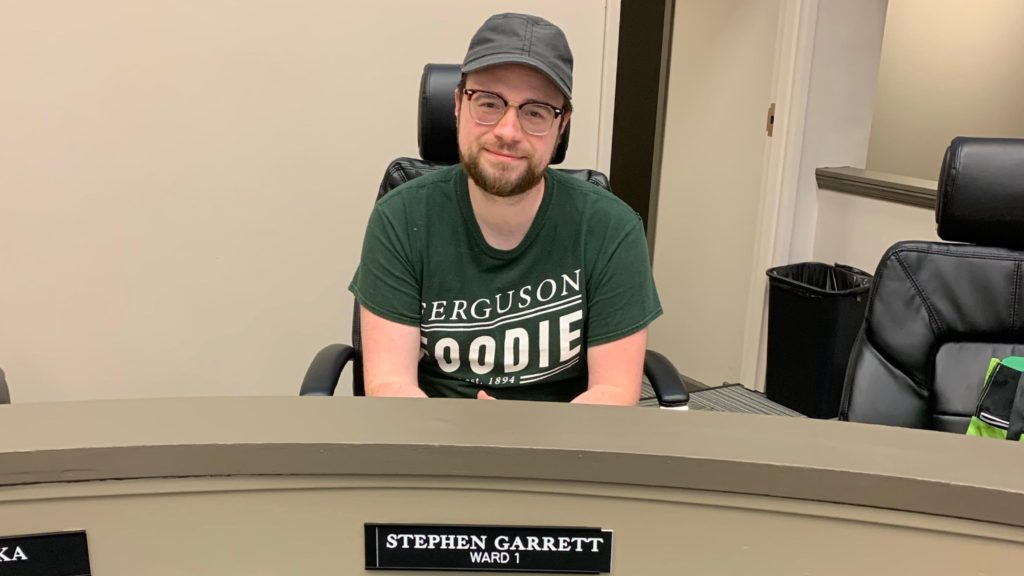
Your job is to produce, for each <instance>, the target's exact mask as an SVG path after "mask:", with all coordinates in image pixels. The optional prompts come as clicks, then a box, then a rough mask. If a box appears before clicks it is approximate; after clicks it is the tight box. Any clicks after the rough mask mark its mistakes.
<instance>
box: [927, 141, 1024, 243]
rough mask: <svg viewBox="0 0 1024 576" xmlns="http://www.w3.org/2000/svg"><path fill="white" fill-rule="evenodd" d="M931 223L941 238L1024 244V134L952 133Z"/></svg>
mask: <svg viewBox="0 0 1024 576" xmlns="http://www.w3.org/2000/svg"><path fill="white" fill-rule="evenodd" d="M935 222H936V223H937V224H938V234H939V237H940V238H942V239H943V240H950V241H954V242H969V243H971V244H978V245H982V246H998V247H1002V248H1013V249H1024V232H1022V231H1024V139H1009V138H964V137H958V138H954V139H953V141H952V142H951V143H950V144H949V148H947V149H946V155H945V157H944V158H943V160H942V170H941V173H940V175H939V190H938V201H937V204H936V206H935Z"/></svg>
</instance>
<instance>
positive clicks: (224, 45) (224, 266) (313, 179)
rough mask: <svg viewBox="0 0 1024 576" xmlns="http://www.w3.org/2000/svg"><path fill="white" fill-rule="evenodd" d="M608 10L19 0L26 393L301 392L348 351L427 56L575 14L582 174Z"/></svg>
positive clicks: (2, 278)
mask: <svg viewBox="0 0 1024 576" xmlns="http://www.w3.org/2000/svg"><path fill="white" fill-rule="evenodd" d="M606 4H612V5H613V7H615V6H617V2H611V3H606V2H604V1H601V0H573V1H572V2H549V1H545V0H524V1H515V2H513V1H511V0H508V1H497V0H494V1H488V2H470V1H468V0H440V1H436V2H430V3H427V2H420V1H416V0H383V1H378V2H328V1H325V0H315V1H312V2H300V3H293V2H284V1H269V0H265V1H260V2H246V3H237V2H231V1H227V0H211V1H207V2H142V3H139V2H132V1H129V0H97V1H95V2H73V1H67V0H44V1H39V2H8V3H5V4H4V5H3V8H2V9H0V70H3V76H2V82H3V86H2V89H0V127H2V128H0V218H2V220H0V366H2V367H3V368H4V370H5V371H6V372H7V377H8V381H9V383H10V386H11V391H12V396H13V398H14V400H15V401H16V402H31V401H44V400H67V399H82V398H110V397H139V396H178V395H234V394H282V395H287V394H295V393H296V392H297V390H298V385H299V382H300V380H301V377H302V375H303V373H304V372H305V369H306V366H307V364H308V362H309V360H310V359H311V358H312V356H313V354H314V353H315V352H316V350H317V349H318V348H319V347H320V346H322V345H324V344H327V343H330V342H334V341H348V339H349V338H348V334H349V330H350V322H351V318H350V316H351V303H352V299H351V296H350V295H349V294H348V293H347V291H346V286H347V283H348V280H349V278H350V276H351V274H352V272H353V271H354V269H355V266H356V261H357V254H358V250H359V246H360V243H361V238H362V230H363V227H364V225H365V222H366V219H367V217H368V215H369V210H370V207H371V204H372V198H373V195H374V194H375V191H376V188H377V185H378V183H379V181H380V178H381V176H382V174H383V171H384V167H385V166H386V165H387V163H388V162H389V161H390V160H391V159H392V158H394V157H397V156H401V155H413V154H415V153H416V133H415V121H416V94H417V87H418V83H419V76H420V70H421V69H422V66H423V64H424V63H426V62H452V61H459V60H461V57H462V55H463V53H464V51H465V48H466V45H467V43H468V40H469V37H470V35H471V34H472V32H473V30H475V28H476V27H477V26H479V24H480V23H481V22H482V21H483V20H484V18H485V17H486V16H487V15H489V14H491V13H494V12H499V11H505V10H516V11H526V12H533V13H537V14H540V15H543V16H546V17H548V18H550V19H552V20H553V21H555V22H557V23H559V24H560V25H562V26H563V28H564V29H565V31H566V33H567V35H568V36H569V39H570V42H571V43H572V46H573V49H574V51H575V53H576V57H577V58H576V65H577V67H576V78H575V82H576V84H575V85H576V89H575V90H574V92H575V93H576V94H577V97H576V99H575V104H576V109H577V112H576V114H574V122H573V138H572V143H573V146H572V147H571V149H570V151H569V157H568V160H567V161H566V165H567V166H594V165H595V162H596V161H597V157H598V149H599V142H601V141H602V139H607V138H610V135H609V134H601V135H599V133H598V132H599V117H600V115H601V114H602V107H603V106H610V105H611V104H610V102H602V88H603V87H604V86H605V84H606V83H607V80H603V76H602V74H603V66H604V60H603V58H605V50H606V49H608V47H609V43H611V42H616V41H617V39H616V38H614V37H611V38H609V37H608V36H607V35H606V32H605V30H606V24H607V23H606V10H608V11H611V10H612V9H611V8H609V7H607V6H606ZM617 13H618V12H617V8H615V11H614V14H616V15H617ZM427 23H430V24H429V25H428V24H427ZM612 29H613V30H614V29H615V28H614V27H612ZM610 53H611V54H612V55H614V50H610ZM605 76H607V75H606V74H605ZM612 76H614V75H612Z"/></svg>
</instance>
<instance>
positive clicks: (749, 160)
mask: <svg viewBox="0 0 1024 576" xmlns="http://www.w3.org/2000/svg"><path fill="white" fill-rule="evenodd" d="M779 7H780V2H779V1H778V0H773V1H769V0H677V2H676V7H675V18H674V23H673V31H672V53H671V64H670V69H669V83H668V96H667V103H666V126H665V132H664V134H665V135H664V138H665V140H664V156H663V162H662V172H661V184H660V190H661V192H660V197H659V200H658V227H657V233H656V238H655V250H654V275H655V279H656V280H657V283H658V292H659V294H660V296H661V300H662V304H663V306H664V308H665V316H664V317H663V318H661V319H659V320H658V321H656V322H655V323H654V324H653V325H652V326H651V330H650V336H649V346H650V348H652V349H655V350H658V351H659V352H662V353H664V354H666V355H667V356H668V357H669V358H671V359H672V360H673V362H674V363H675V364H676V366H677V367H678V368H679V369H680V370H681V371H682V372H683V373H684V374H686V375H687V376H689V377H691V378H696V379H697V380H699V381H701V382H704V383H707V384H714V385H717V384H720V383H722V382H723V381H725V380H729V381H736V380H737V379H738V377H739V372H740V362H741V352H742V347H743V344H742V342H743V328H744V320H745V314H746V306H745V298H746V295H747V292H748V289H749V282H750V274H751V267H752V258H753V245H754V235H755V232H754V231H755V227H756V226H755V224H756V218H757V207H758V202H757V197H758V192H759V190H760V182H761V172H762V167H763V159H764V154H765V147H766V145H767V141H768V138H767V136H766V134H765V118H766V112H767V109H768V104H769V102H770V101H771V87H772V60H773V55H774V45H775V41H776V36H777V23H778V18H779Z"/></svg>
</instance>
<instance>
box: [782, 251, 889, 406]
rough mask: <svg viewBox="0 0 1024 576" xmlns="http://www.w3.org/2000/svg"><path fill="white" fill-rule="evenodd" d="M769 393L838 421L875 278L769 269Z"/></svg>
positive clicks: (840, 270) (821, 269)
mask: <svg viewBox="0 0 1024 576" xmlns="http://www.w3.org/2000/svg"><path fill="white" fill-rule="evenodd" d="M767 274H768V354H767V364H766V366H765V393H766V394H767V395H768V398H769V399H770V400H772V401H773V402H778V403H779V404H782V405H783V406H786V407H788V408H792V409H793V410H796V411H797V412H800V413H801V414H804V415H806V416H810V417H811V418H835V417H836V416H838V415H839V401H840V399H841V397H842V394H843V379H844V378H845V376H846V365H847V362H848V360H849V358H850V349H851V348H852V347H853V341H854V340H855V339H856V338H857V332H859V331H860V327H861V324H863V322H864V311H865V309H866V308H867V304H868V291H869V290H870V289H871V280H872V277H871V274H868V273H867V272H864V271H863V270H858V269H856V268H853V267H850V266H843V265H841V264H835V265H832V264H823V263H820V262H802V263H799V264H789V265H787V266H778V267H776V268H770V269H769V270H768V271H767Z"/></svg>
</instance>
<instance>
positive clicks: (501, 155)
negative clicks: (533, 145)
mask: <svg viewBox="0 0 1024 576" xmlns="http://www.w3.org/2000/svg"><path fill="white" fill-rule="evenodd" d="M484 150H486V151H487V152H489V153H491V154H492V155H494V156H497V157H498V158H501V159H503V160H521V159H522V156H516V155H514V154H508V153H505V152H498V151H496V150H490V149H487V148H485V149H484Z"/></svg>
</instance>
